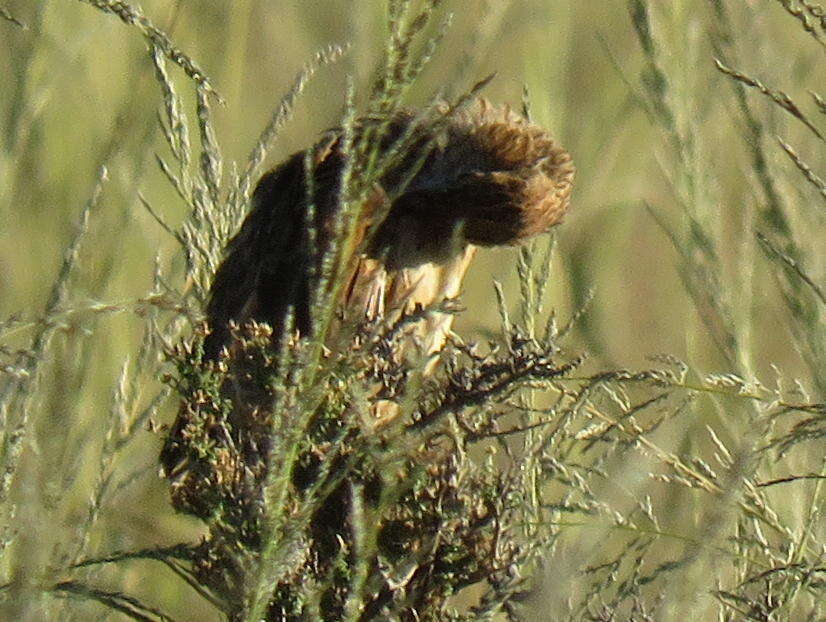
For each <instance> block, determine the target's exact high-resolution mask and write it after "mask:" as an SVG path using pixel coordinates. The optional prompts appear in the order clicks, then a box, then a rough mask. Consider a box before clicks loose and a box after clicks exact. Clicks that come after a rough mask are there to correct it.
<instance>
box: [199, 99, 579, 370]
mask: <svg viewBox="0 0 826 622" xmlns="http://www.w3.org/2000/svg"><path fill="white" fill-rule="evenodd" d="M417 123H419V121H418V119H417V116H416V114H414V113H413V112H411V111H401V112H398V113H396V114H395V115H394V116H393V117H392V118H390V119H389V122H388V120H387V119H384V120H383V119H371V118H367V119H362V120H360V121H359V122H358V123H356V126H355V127H356V129H355V132H354V133H355V142H356V143H357V142H358V141H359V140H360V139H361V138H362V137H363V136H364V135H365V133H366V132H367V131H368V130H369V129H370V128H374V129H375V128H376V127H377V126H378V124H384V127H385V128H386V130H387V131H386V132H385V134H384V136H383V137H382V139H381V141H382V143H381V147H380V151H387V150H390V149H391V148H393V145H394V143H396V141H398V140H399V139H400V137H403V136H412V141H411V147H410V149H409V151H408V153H407V154H405V155H404V156H403V157H401V158H400V159H399V161H398V162H397V163H396V164H395V165H394V166H392V167H390V168H389V169H388V170H387V171H386V172H384V174H383V176H382V177H381V179H380V182H379V183H378V184H377V185H376V187H375V188H374V190H373V191H372V192H371V193H370V194H369V196H368V198H367V203H368V204H367V205H366V206H365V209H363V210H362V211H361V213H362V214H363V215H364V216H363V219H364V222H362V223H359V228H358V231H359V235H361V236H364V235H366V232H368V231H371V230H374V232H375V235H374V236H373V237H372V238H371V239H370V240H369V243H367V244H366V245H364V246H363V248H362V249H361V252H360V253H358V254H357V255H355V256H354V257H352V259H351V261H350V265H347V266H346V271H345V275H344V276H345V278H346V282H345V285H344V287H341V288H340V292H341V293H340V296H341V299H340V304H341V309H342V311H343V313H344V315H345V316H347V317H349V318H351V319H353V320H354V321H359V320H363V319H365V318H366V319H376V318H383V317H388V318H389V317H392V314H399V313H403V312H406V311H410V310H412V309H414V308H415V307H416V305H422V306H428V305H431V304H435V303H438V302H440V301H442V300H444V299H449V298H454V297H456V296H457V295H458V294H459V291H460V288H461V284H462V279H463V277H464V275H465V272H466V270H467V268H468V266H469V264H470V262H471V260H472V258H473V256H474V254H475V252H476V249H477V247H479V246H494V245H504V244H517V243H519V242H522V241H523V240H526V239H527V238H530V237H531V236H534V235H537V234H540V233H543V232H545V231H547V230H548V229H549V228H551V227H552V226H554V225H556V224H558V223H559V222H560V221H561V219H562V217H563V216H564V214H565V212H566V211H567V209H568V204H569V198H570V194H571V188H572V183H573V178H574V166H573V163H572V162H571V158H570V156H569V154H568V153H567V152H566V151H565V150H564V149H562V148H561V147H560V146H559V145H557V144H556V143H555V142H554V141H553V140H552V139H551V137H550V136H549V135H548V134H547V133H546V132H545V131H544V130H543V129H541V128H539V127H537V126H536V125H533V124H532V123H530V122H528V121H526V120H525V119H523V118H521V117H520V116H519V115H517V114H515V113H513V112H512V111H511V110H510V109H509V108H507V107H494V106H492V105H490V104H489V103H488V102H486V101H485V100H477V101H476V102H474V103H473V104H472V105H471V106H470V107H469V108H468V109H466V110H462V111H459V112H454V113H452V115H451V116H450V117H449V118H447V121H446V123H444V124H442V125H441V126H436V125H432V124H426V123H420V124H419V125H416V124H417ZM343 143H344V137H343V133H342V131H340V130H334V131H331V132H328V133H327V134H326V135H325V136H324V138H323V139H322V140H320V141H319V142H318V143H317V144H316V145H314V146H313V147H310V148H309V149H308V150H307V151H302V152H299V153H296V154H294V155H292V156H291V157H290V158H288V159H287V160H286V161H285V162H283V163H282V164H281V165H279V166H278V167H276V168H275V169H273V170H272V171H271V172H269V173H267V174H266V175H264V177H263V178H262V179H261V180H260V182H259V183H258V186H257V188H256V189H255V192H254V195H253V199H252V210H251V212H250V213H249V215H248V217H247V219H246V221H245V222H244V223H243V226H242V227H241V229H240V231H239V232H238V234H237V235H236V236H235V237H234V238H233V240H232V241H231V242H230V244H229V246H228V249H227V254H226V257H225V259H224V261H223V263H222V264H221V266H220V267H219V269H218V272H217V274H216V276H215V280H214V283H213V286H212V291H211V299H210V301H209V304H208V308H207V316H208V323H209V326H210V329H211V333H210V334H209V335H208V337H207V339H206V342H205V354H206V356H207V357H210V358H215V357H217V356H218V354H219V352H220V351H221V349H222V348H223V347H225V346H227V345H228V344H229V342H230V330H229V325H230V322H233V321H234V322H235V323H237V324H243V323H245V322H248V321H250V320H254V321H257V322H260V323H267V324H269V325H270V326H271V327H272V329H273V338H274V339H280V338H282V337H283V335H282V333H283V331H284V329H285V326H284V323H285V321H286V318H287V317H288V316H291V317H292V318H293V321H294V328H295V329H296V330H297V331H298V332H299V333H300V334H302V335H304V336H307V335H309V334H310V333H311V332H312V326H313V318H312V309H311V306H312V305H311V297H312V292H313V291H314V288H315V286H316V279H317V275H318V274H320V273H321V260H322V257H323V256H324V253H325V252H326V250H327V249H328V248H329V245H330V243H331V239H332V238H333V236H334V235H335V227H336V222H337V217H338V211H339V203H340V196H339V195H340V187H341V178H342V170H343V168H344V167H345V163H346V158H345V154H344V153H343V149H344V144H343ZM308 163H309V164H310V166H308ZM417 167H418V168H417ZM308 170H311V171H312V183H311V184H308V179H307V172H308ZM311 193H312V206H313V209H312V210H308V203H309V202H310V201H309V200H308V199H309V197H310V194H311ZM380 215H384V219H383V220H382V221H381V222H374V220H375V219H376V218H379V217H380ZM451 321H452V315H449V314H434V316H433V317H431V318H429V319H426V320H425V322H426V326H425V327H423V328H420V329H419V331H418V332H419V334H420V335H421V336H422V337H423V339H424V344H422V345H423V347H424V348H425V349H426V350H428V351H435V350H438V349H439V347H441V345H442V344H443V341H444V337H445V335H446V334H447V332H448V331H449V330H450V324H451Z"/></svg>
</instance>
